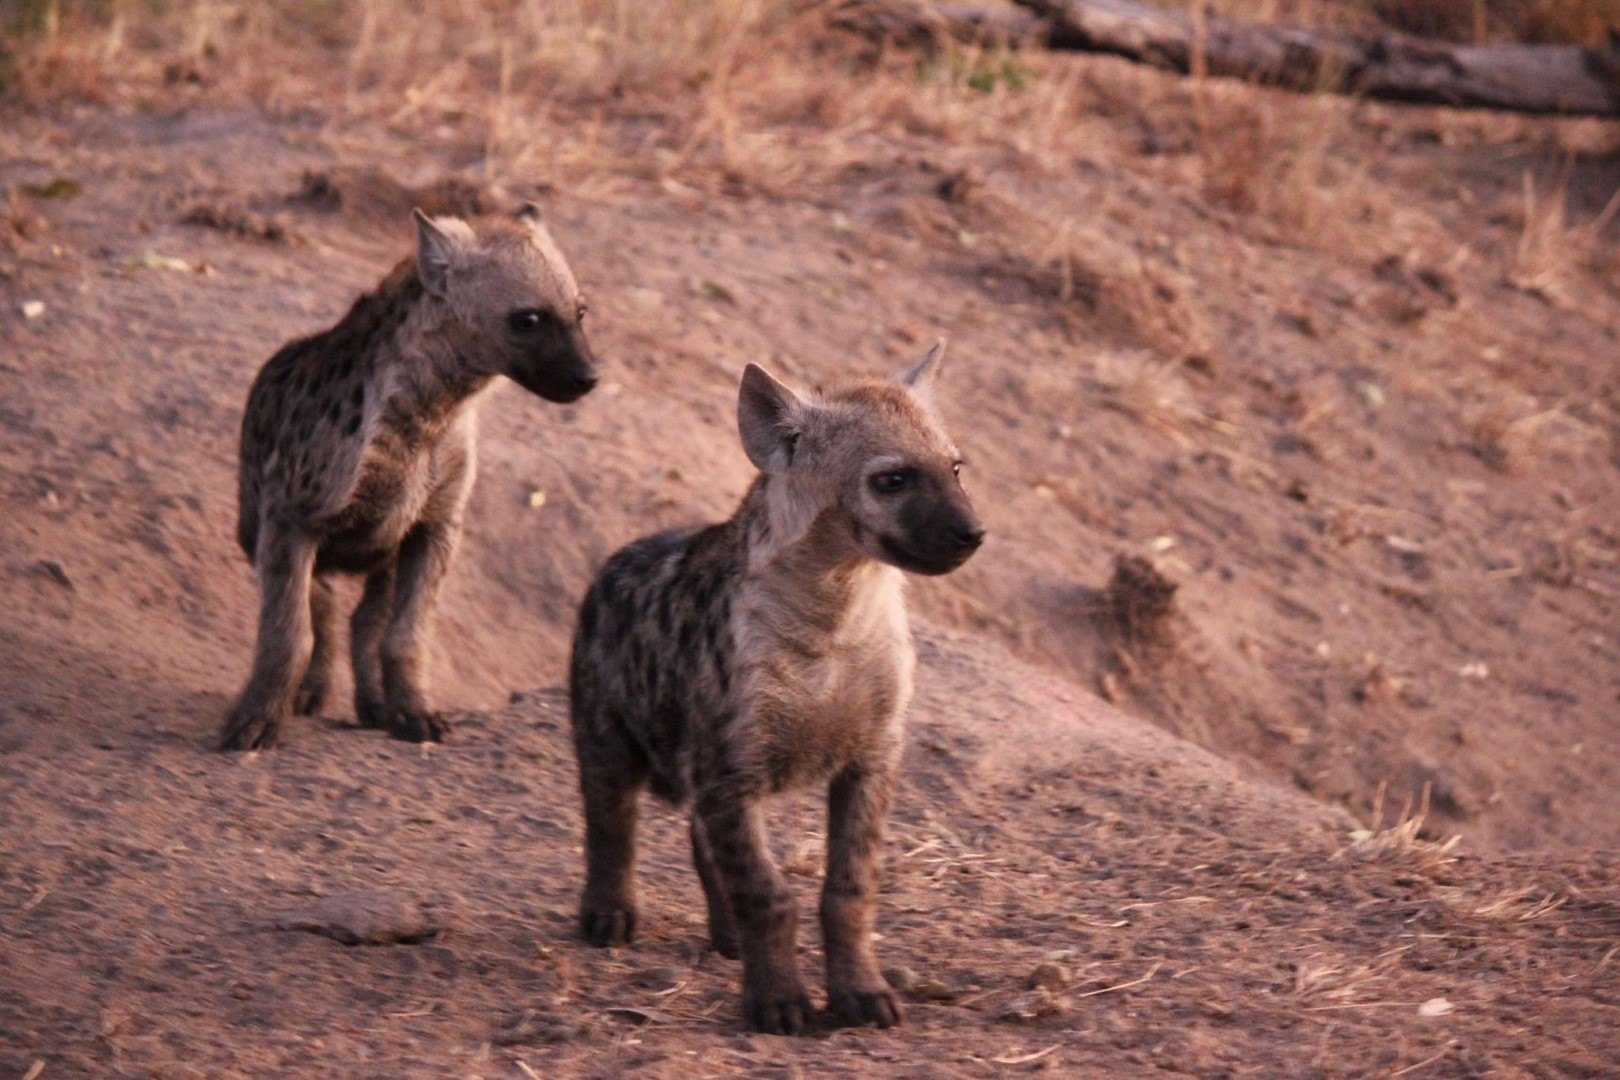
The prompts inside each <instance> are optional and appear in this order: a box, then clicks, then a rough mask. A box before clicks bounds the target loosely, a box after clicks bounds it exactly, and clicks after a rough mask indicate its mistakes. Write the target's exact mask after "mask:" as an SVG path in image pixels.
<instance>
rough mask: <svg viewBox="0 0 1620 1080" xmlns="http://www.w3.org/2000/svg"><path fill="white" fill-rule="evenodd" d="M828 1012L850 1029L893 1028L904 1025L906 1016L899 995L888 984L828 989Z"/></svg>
mask: <svg viewBox="0 0 1620 1080" xmlns="http://www.w3.org/2000/svg"><path fill="white" fill-rule="evenodd" d="M827 1011H828V1012H830V1013H831V1014H832V1016H833V1019H834V1020H836V1021H837V1022H838V1023H840V1024H844V1025H846V1026H848V1027H880V1028H886V1027H894V1026H895V1025H896V1024H900V1023H903V1022H904V1021H905V1018H906V1013H905V1010H904V1009H903V1008H901V1006H900V995H899V994H896V993H895V992H894V990H893V989H891V988H890V986H889V984H888V983H883V984H882V985H881V986H877V987H864V986H863V987H855V986H851V987H842V988H829V989H828V992H827Z"/></svg>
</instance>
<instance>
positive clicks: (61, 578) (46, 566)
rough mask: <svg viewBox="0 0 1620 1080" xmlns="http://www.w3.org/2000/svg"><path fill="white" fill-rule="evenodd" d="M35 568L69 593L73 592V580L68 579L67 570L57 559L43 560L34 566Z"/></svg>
mask: <svg viewBox="0 0 1620 1080" xmlns="http://www.w3.org/2000/svg"><path fill="white" fill-rule="evenodd" d="M34 568H35V569H36V570H38V571H39V572H40V573H41V574H43V575H44V576H46V577H48V578H50V579H51V580H52V581H54V582H56V584H58V585H60V586H62V588H64V589H66V590H67V591H68V592H73V591H74V588H73V579H72V578H70V577H68V572H67V568H66V567H64V566H63V565H62V564H61V563H59V562H57V561H56V560H55V559H41V560H39V562H37V563H35V564H34Z"/></svg>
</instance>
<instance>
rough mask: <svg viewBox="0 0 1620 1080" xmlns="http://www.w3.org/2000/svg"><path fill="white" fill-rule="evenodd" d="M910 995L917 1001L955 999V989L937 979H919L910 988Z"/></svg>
mask: <svg viewBox="0 0 1620 1080" xmlns="http://www.w3.org/2000/svg"><path fill="white" fill-rule="evenodd" d="M911 996H912V997H913V998H914V999H916V1000H917V1001H955V1000H956V991H955V990H952V989H951V988H950V987H948V986H946V985H945V984H944V983H942V982H940V981H939V980H938V979H919V980H918V981H917V985H915V986H913V987H912V988H911Z"/></svg>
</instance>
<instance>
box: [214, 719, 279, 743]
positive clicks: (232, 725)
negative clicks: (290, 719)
mask: <svg viewBox="0 0 1620 1080" xmlns="http://www.w3.org/2000/svg"><path fill="white" fill-rule="evenodd" d="M280 738H281V724H280V723H279V722H278V721H277V720H276V718H275V717H273V716H267V715H265V714H264V713H262V712H257V711H254V710H243V709H237V710H235V711H234V712H232V713H231V715H230V718H229V719H227V720H226V721H225V730H224V732H223V733H222V734H221V735H220V738H219V748H220V749H221V750H267V749H269V748H270V747H272V746H274V745H276V743H277V742H279V741H280Z"/></svg>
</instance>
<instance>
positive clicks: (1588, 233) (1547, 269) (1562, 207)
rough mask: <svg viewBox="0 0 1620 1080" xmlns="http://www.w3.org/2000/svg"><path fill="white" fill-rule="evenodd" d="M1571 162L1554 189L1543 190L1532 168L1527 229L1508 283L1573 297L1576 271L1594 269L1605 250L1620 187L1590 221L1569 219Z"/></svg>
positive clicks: (1527, 177)
mask: <svg viewBox="0 0 1620 1080" xmlns="http://www.w3.org/2000/svg"><path fill="white" fill-rule="evenodd" d="M1571 168H1572V164H1570V163H1566V165H1565V167H1564V168H1563V170H1562V171H1561V172H1560V174H1559V175H1558V176H1557V177H1556V178H1555V179H1554V180H1553V182H1552V184H1551V185H1550V190H1548V191H1546V192H1542V191H1538V190H1537V186H1536V180H1535V177H1534V176H1532V175H1531V174H1530V173H1529V172H1528V171H1526V172H1525V174H1524V179H1523V186H1522V193H1523V195H1522V197H1523V203H1522V214H1523V228H1522V231H1521V232H1520V234H1519V242H1518V245H1517V246H1516V247H1515V248H1514V251H1513V261H1512V265H1511V266H1510V267H1509V268H1508V274H1507V279H1508V283H1509V284H1511V285H1512V286H1513V287H1514V288H1517V289H1523V290H1524V291H1525V292H1529V293H1536V294H1539V295H1542V296H1545V297H1547V298H1549V299H1553V300H1561V301H1564V302H1568V291H1569V288H1570V284H1571V282H1572V280H1573V279H1574V277H1575V275H1576V274H1577V273H1578V272H1579V271H1580V270H1583V269H1594V268H1596V264H1597V263H1598V262H1600V261H1601V260H1602V259H1603V258H1604V257H1605V255H1606V251H1605V241H1604V234H1605V232H1606V230H1607V229H1608V228H1609V226H1610V225H1611V224H1613V222H1614V220H1615V216H1616V214H1620V190H1617V191H1616V192H1615V193H1614V195H1613V196H1612V197H1611V198H1610V199H1609V201H1608V203H1607V204H1606V205H1605V206H1604V207H1603V209H1602V211H1601V212H1599V213H1598V214H1597V216H1596V217H1594V218H1592V219H1591V220H1590V221H1583V222H1571V221H1570V219H1569V178H1570V169H1571Z"/></svg>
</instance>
